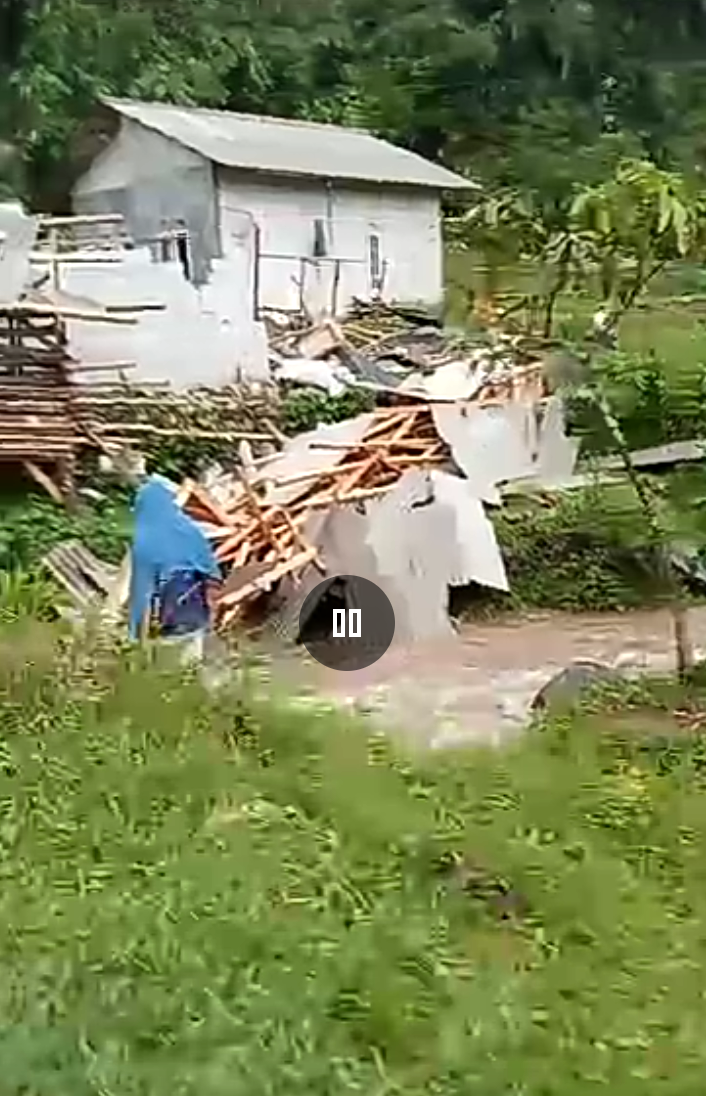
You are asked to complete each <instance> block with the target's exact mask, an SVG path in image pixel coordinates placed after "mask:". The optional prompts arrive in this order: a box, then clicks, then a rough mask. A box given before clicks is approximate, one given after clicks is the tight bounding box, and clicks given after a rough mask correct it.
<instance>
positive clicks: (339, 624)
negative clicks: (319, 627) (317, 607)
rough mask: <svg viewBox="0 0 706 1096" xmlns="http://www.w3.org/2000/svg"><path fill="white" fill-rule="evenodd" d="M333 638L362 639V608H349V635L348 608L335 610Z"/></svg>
mask: <svg viewBox="0 0 706 1096" xmlns="http://www.w3.org/2000/svg"><path fill="white" fill-rule="evenodd" d="M333 638H334V639H346V638H348V639H360V609H349V610H348V636H347V637H346V610H345V609H334V610H333Z"/></svg>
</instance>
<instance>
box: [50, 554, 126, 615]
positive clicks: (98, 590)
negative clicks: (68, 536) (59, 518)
mask: <svg viewBox="0 0 706 1096" xmlns="http://www.w3.org/2000/svg"><path fill="white" fill-rule="evenodd" d="M42 563H43V564H44V566H45V567H46V568H47V570H49V571H50V572H51V573H52V575H53V576H54V578H55V579H56V581H57V582H58V583H59V584H60V585H61V586H63V587H64V589H65V590H66V591H67V593H68V594H69V596H70V598H71V600H72V601H73V603H74V605H75V607H76V608H77V609H79V610H81V611H84V612H85V611H86V610H90V609H97V608H105V607H106V606H107V605H108V602H109V600H110V599H111V597H113V598H115V597H116V591H117V589H118V587H120V586H121V585H122V586H126V584H127V583H126V575H125V569H126V565H125V564H123V566H122V567H113V566H111V565H110V564H108V563H105V561H104V560H101V559H98V558H97V556H94V555H93V553H92V552H90V551H89V550H88V548H86V547H85V546H84V545H83V544H81V543H80V542H79V541H74V540H72V541H65V542H64V543H62V544H57V545H56V547H55V548H52V550H51V551H50V552H48V553H47V555H46V556H45V557H44V559H43V560H42ZM116 600H117V602H118V603H119V601H120V596H119V595H118V596H117V598H116ZM117 607H118V605H116V608H117Z"/></svg>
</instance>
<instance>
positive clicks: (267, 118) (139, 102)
mask: <svg viewBox="0 0 706 1096" xmlns="http://www.w3.org/2000/svg"><path fill="white" fill-rule="evenodd" d="M100 101H101V102H102V103H107V104H113V103H121V104H124V105H125V106H140V107H163V108H165V109H166V110H186V111H188V112H189V113H190V114H218V115H224V116H225V117H226V118H239V119H240V120H241V121H243V122H263V123H270V122H277V123H281V124H282V125H287V126H292V127H293V128H297V127H299V128H302V129H334V130H336V131H338V132H341V131H342V132H344V133H358V134H360V135H361V136H362V137H371V138H372V140H373V141H385V140H386V138H385V137H378V136H377V134H375V133H371V132H370V130H369V129H364V128H363V127H362V126H344V125H341V124H340V123H339V122H313V121H311V119H309V118H284V117H282V116H281V115H279V114H250V113H248V112H247V111H242V110H225V109H223V108H222V107H200V106H198V107H197V106H191V105H190V104H182V103H169V102H166V101H165V100H164V99H126V98H121V97H120V96H115V95H103V96H101V97H100ZM395 147H399V146H395ZM405 151H406V152H409V151H410V150H409V149H405ZM412 155H415V156H416V155H418V154H417V153H412Z"/></svg>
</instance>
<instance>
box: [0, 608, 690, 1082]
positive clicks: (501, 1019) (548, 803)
mask: <svg viewBox="0 0 706 1096" xmlns="http://www.w3.org/2000/svg"><path fill="white" fill-rule="evenodd" d="M630 719H631V720H632V723H633V726H632V729H631V734H632V733H634V729H635V728H637V729H638V730H640V729H641V728H642V729H644V728H646V727H647V724H648V722H649V723H650V725H651V726H652V729H653V730H654V726H656V727H657V729H659V730H664V729H665V728H668V727H670V724H669V721H668V718H667V716H666V714H660V713H659V712H658V713H656V714H654V713H653V714H651V715H649V716H648V715H647V714H646V713H644V712H638V713H637V714H636V715H633V716H631V717H630ZM621 725H622V724H621ZM653 725H654V726H653ZM617 726H618V724H617V723H616V722H615V719H614V717H612V716H611V717H610V720H609V717H608V716H606V715H590V714H587V715H585V716H583V717H581V719H578V720H577V721H576V722H574V723H573V724H568V723H561V724H556V725H555V726H553V727H551V728H548V729H546V730H544V731H542V732H538V733H536V734H533V735H530V736H528V737H527V739H526V740H525V741H524V742H523V743H522V744H520V745H517V746H514V747H513V748H511V749H508V750H507V751H506V752H503V753H490V752H488V753H483V752H474V753H472V754H470V753H469V754H465V755H458V754H457V755H453V756H445V757H443V758H436V759H434V760H432V761H427V762H421V761H416V762H413V761H406V762H405V761H402V760H400V759H399V758H398V759H395V758H393V757H392V756H391V754H390V749H389V747H386V746H385V745H384V744H383V743H382V742H380V741H366V740H365V738H364V736H363V735H362V734H361V733H360V729H359V728H355V727H352V726H351V725H349V724H346V723H343V722H340V723H339V722H337V721H336V720H335V719H334V718H333V717H332V716H331V715H330V714H329V715H326V714H321V715H317V714H315V713H311V712H309V713H304V712H297V711H296V710H294V709H293V708H292V707H291V706H288V705H286V704H285V703H279V702H278V701H277V700H276V699H272V700H271V701H268V702H262V701H260V702H257V701H254V700H248V699H247V697H246V696H245V694H244V693H243V692H241V695H240V696H238V695H236V694H235V693H234V694H233V695H232V696H230V697H227V696H222V697H220V698H219V699H218V700H215V699H209V698H208V697H207V696H205V695H204V693H203V692H202V691H201V690H200V689H199V687H198V686H197V685H196V684H193V683H188V682H181V683H180V682H178V681H176V680H175V679H174V678H172V677H170V676H169V675H168V674H167V673H166V671H164V670H159V669H158V668H154V667H153V668H145V667H140V666H136V665H131V664H130V661H129V660H128V659H127V658H125V657H123V658H118V657H116V656H115V655H114V654H113V653H112V652H109V651H101V650H100V649H99V648H98V649H93V650H92V651H91V653H90V654H88V653H86V652H81V651H78V650H76V649H75V648H74V649H72V648H70V647H68V646H66V645H62V644H58V645H57V643H56V637H55V636H54V635H53V633H51V632H49V631H43V630H40V631H35V630H27V629H10V630H8V631H6V632H5V633H4V635H2V636H0V852H1V860H0V864H1V871H2V883H1V885H0V923H1V924H2V929H1V930H0V933H1V935H0V941H1V943H0V968H1V976H0V1091H1V1092H2V1094H3V1096H20V1094H22V1096H87V1094H89V1093H90V1094H100V1096H137V1094H140V1096H143V1094H144V1096H177V1094H184V1096H187V1094H188V1096H226V1094H227V1096H231V1094H233V1093H241V1092H242V1093H247V1094H248V1096H265V1094H267V1096H269V1094H275V1093H276V1094H280V1093H281V1094H285V1096H299V1094H301V1096H304V1094H307V1096H314V1094H322V1096H323V1094H327V1096H328V1094H331V1096H333V1094H334V1093H336V1094H342V1093H365V1094H366V1096H383V1094H387V1093H396V1092H400V1093H402V1092H404V1093H405V1094H406V1096H421V1094H422V1093H424V1094H433V1093H439V1094H441V1093H443V1094H444V1096H456V1094H458V1096H461V1094H464V1096H467V1094H473V1093H477V1094H478V1096H501V1094H502V1096H508V1094H510V1093H513V1094H528V1096H540V1094H541V1096H555V1094H556V1096H569V1094H571V1096H573V1094H583V1093H593V1092H598V1091H601V1092H603V1091H605V1092H608V1091H610V1092H620V1093H621V1096H633V1094H635V1096H637V1094H640V1096H643V1094H653V1093H654V1094H656V1096H657V1094H658V1096H666V1094H674V1096H687V1094H689V1093H692V1092H693V1093H696V1092H700V1091H702V1087H703V1076H704V1068H705V1067H706V1042H705V1041H704V1038H703V1026H704V1018H705V1015H706V1009H705V1005H704V975H703V970H704V963H705V961H706V931H705V928H704V926H706V878H705V877H706V794H705V791H706V789H705V787H704V785H705V784H706V776H705V771H706V770H705V768H704V766H705V765H706V749H704V746H703V744H702V742H701V741H700V740H699V739H698V738H697V737H693V736H692V737H682V738H681V739H679V740H677V739H673V741H672V744H671V745H670V744H664V743H663V744H662V745H657V746H655V745H654V744H653V745H651V746H649V747H645V748H638V745H637V739H634V738H631V739H630V741H631V743H632V744H631V745H630V746H628V745H626V741H625V739H624V738H621V737H620V736H617V735H616V734H615V733H611V734H608V733H607V732H608V730H609V728H610V729H612V731H613V732H614V731H615V730H616V728H617ZM639 737H640V736H639V735H638V738H639ZM677 741H678V742H679V745H677V744H676V743H677ZM454 862H456V863H457V867H456V868H455V869H454V868H453V867H452V865H453V863H454Z"/></svg>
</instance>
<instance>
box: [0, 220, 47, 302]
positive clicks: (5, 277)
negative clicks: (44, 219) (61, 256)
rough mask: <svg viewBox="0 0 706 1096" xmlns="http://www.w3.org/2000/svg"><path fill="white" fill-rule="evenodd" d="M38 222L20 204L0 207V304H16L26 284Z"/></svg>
mask: <svg viewBox="0 0 706 1096" xmlns="http://www.w3.org/2000/svg"><path fill="white" fill-rule="evenodd" d="M37 227H38V226H37V218H36V217H28V216H27V214H26V213H25V212H24V210H23V209H22V206H21V205H20V203H19V202H2V203H0V302H1V303H2V304H11V303H13V302H14V301H16V300H17V299H18V298H19V296H20V293H21V292H22V290H23V289H24V288H25V286H26V284H27V277H28V275H29V256H30V251H31V250H32V246H33V244H34V241H35V239H36V236H37Z"/></svg>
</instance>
